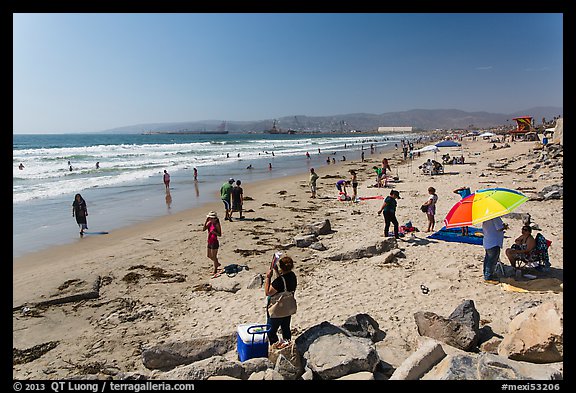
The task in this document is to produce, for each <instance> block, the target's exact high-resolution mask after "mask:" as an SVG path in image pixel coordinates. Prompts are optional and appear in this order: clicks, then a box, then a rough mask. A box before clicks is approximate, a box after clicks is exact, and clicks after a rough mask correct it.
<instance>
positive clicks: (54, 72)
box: [12, 13, 563, 134]
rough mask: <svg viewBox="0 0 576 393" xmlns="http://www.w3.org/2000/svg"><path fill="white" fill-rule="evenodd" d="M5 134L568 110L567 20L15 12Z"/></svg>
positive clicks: (549, 16) (536, 16)
mask: <svg viewBox="0 0 576 393" xmlns="http://www.w3.org/2000/svg"><path fill="white" fill-rule="evenodd" d="M12 47H13V133H15V134H43V133H76V132H93V131H102V130H107V129H111V128H116V127H123V126H131V125H137V124H146V123H162V122H185V121H202V120H220V121H224V120H227V121H252V120H265V119H274V118H278V117H283V116H296V115H298V116H330V115H340V114H348V113H360V112H361V113H374V114H381V113H386V112H397V111H407V110H411V109H460V110H464V111H470V112H476V111H486V112H493V113H506V114H508V113H513V112H516V111H521V110H524V109H529V108H532V107H537V106H557V107H562V106H563V100H562V98H563V14H562V13H518V14H516V13H502V14H499V13H463V14H458V13H447V14H441V13H408V14H400V13H392V14H384V13H376V14H374V13H369V14H362V13H326V14H322V13H294V14H290V13H229V14H227V13H214V14H208V13H184V14H183V13H174V14H170V13H76V14H75V13H62V14H59V13H15V14H13V46H12Z"/></svg>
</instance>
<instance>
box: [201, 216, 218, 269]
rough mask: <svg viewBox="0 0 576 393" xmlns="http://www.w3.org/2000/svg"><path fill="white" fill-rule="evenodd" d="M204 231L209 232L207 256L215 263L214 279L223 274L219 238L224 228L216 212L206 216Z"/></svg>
mask: <svg viewBox="0 0 576 393" xmlns="http://www.w3.org/2000/svg"><path fill="white" fill-rule="evenodd" d="M202 231H208V252H207V256H208V258H210V259H211V260H212V262H214V271H213V272H212V278H215V277H218V275H219V274H220V273H221V269H219V268H220V262H219V261H218V248H219V247H220V243H219V242H218V236H222V227H221V226H220V220H219V219H218V214H216V212H215V211H210V212H209V213H208V214H207V215H206V221H205V222H204V228H203V229H202Z"/></svg>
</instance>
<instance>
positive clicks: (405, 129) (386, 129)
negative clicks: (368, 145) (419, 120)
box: [378, 127, 412, 132]
mask: <svg viewBox="0 0 576 393" xmlns="http://www.w3.org/2000/svg"><path fill="white" fill-rule="evenodd" d="M378 132H412V127H378Z"/></svg>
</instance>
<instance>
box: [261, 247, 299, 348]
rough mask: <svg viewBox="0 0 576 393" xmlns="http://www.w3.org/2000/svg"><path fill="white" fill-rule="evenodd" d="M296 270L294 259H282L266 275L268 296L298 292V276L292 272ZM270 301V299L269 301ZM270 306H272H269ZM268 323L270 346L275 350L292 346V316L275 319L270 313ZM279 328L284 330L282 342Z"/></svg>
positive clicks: (265, 287) (265, 289) (265, 286)
mask: <svg viewBox="0 0 576 393" xmlns="http://www.w3.org/2000/svg"><path fill="white" fill-rule="evenodd" d="M293 268H294V261H293V260H292V258H290V257H288V256H285V257H282V258H280V260H279V261H278V263H277V264H274V267H273V268H272V267H271V268H270V270H269V271H268V274H266V281H265V282H264V291H265V293H266V295H267V296H270V297H272V296H274V295H275V294H277V293H279V292H284V291H288V292H292V293H294V292H295V291H296V285H297V280H296V274H295V273H294V272H293V271H292V269H293ZM274 270H275V271H276V274H277V275H278V277H277V278H276V279H275V280H274V281H272V274H273V271H274ZM269 300H270V299H269ZM268 306H270V304H269V305H268ZM267 314H268V315H269V316H268V322H267V324H268V325H270V332H269V333H268V340H269V342H270V345H271V346H272V348H274V349H282V348H286V347H287V346H289V345H290V340H291V339H292V333H291V332H290V320H291V318H292V315H288V316H282V317H274V316H273V315H270V314H269V313H268V310H267ZM278 328H282V339H283V340H282V341H280V340H279V339H278Z"/></svg>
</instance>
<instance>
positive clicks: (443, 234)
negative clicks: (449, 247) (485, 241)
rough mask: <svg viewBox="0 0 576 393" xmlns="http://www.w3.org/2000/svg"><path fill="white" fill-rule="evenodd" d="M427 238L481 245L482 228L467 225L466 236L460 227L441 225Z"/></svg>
mask: <svg viewBox="0 0 576 393" xmlns="http://www.w3.org/2000/svg"><path fill="white" fill-rule="evenodd" d="M427 237H428V239H436V240H444V241H445V242H456V243H468V244H477V245H480V246H481V245H482V238H483V233H482V228H474V227H468V236H463V235H462V229H460V228H450V229H446V227H442V229H440V230H439V231H438V232H434V233H433V234H431V235H430V236H427Z"/></svg>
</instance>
